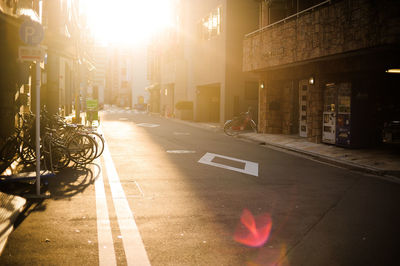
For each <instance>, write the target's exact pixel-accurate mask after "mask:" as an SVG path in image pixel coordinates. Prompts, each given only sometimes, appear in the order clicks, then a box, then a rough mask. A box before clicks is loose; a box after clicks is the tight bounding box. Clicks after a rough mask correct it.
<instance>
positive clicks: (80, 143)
mask: <svg viewBox="0 0 400 266" xmlns="http://www.w3.org/2000/svg"><path fill="white" fill-rule="evenodd" d="M96 149H97V144H96V142H95V141H94V140H93V139H92V138H91V137H89V136H88V135H86V134H75V135H74V136H73V137H72V138H71V139H70V140H69V141H68V143H67V150H68V153H69V157H70V159H71V160H72V161H73V162H75V163H77V164H87V163H90V162H91V161H93V160H94V155H96V153H97V150H96Z"/></svg>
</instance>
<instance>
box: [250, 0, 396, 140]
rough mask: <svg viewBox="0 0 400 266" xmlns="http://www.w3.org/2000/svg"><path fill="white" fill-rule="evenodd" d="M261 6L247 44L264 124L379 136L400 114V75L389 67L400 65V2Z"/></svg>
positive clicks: (329, 136)
mask: <svg viewBox="0 0 400 266" xmlns="http://www.w3.org/2000/svg"><path fill="white" fill-rule="evenodd" d="M260 10H261V12H260V16H259V18H260V22H261V25H262V27H261V28H260V29H259V30H257V31H255V32H251V33H248V34H247V35H246V37H245V39H244V49H243V51H244V56H243V62H244V64H243V70H244V71H245V72H252V73H257V74H258V76H259V95H260V101H259V110H260V111H259V112H260V116H259V131H260V132H264V133H274V134H298V135H299V136H301V137H305V138H307V139H308V140H310V141H313V142H317V143H319V142H324V143H329V144H335V145H340V146H345V147H363V146H371V145H374V144H376V143H378V142H379V139H380V132H381V129H382V127H383V124H384V123H385V121H389V120H391V119H394V117H393V116H396V114H397V116H398V115H399V114H400V108H399V106H400V104H399V101H398V99H399V96H400V94H399V90H398V89H396V88H398V87H399V85H400V83H399V81H400V79H399V78H400V77H399V76H398V75H394V74H392V73H389V72H391V71H389V70H390V69H393V68H399V67H400V66H399V62H400V61H399V59H400V50H399V48H398V47H400V45H399V44H400V26H399V25H400V3H399V2H398V1H391V0H383V1H371V0H351V1H350V0H342V1H310V0H304V1H301V0H299V1H297V3H294V2H293V1H262V2H261V3H260ZM397 119H399V118H397Z"/></svg>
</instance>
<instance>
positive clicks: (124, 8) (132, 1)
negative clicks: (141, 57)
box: [81, 0, 173, 44]
mask: <svg viewBox="0 0 400 266" xmlns="http://www.w3.org/2000/svg"><path fill="white" fill-rule="evenodd" d="M81 10H82V11H83V12H84V13H85V15H86V17H87V24H88V26H89V28H90V30H91V32H92V33H93V34H94V37H95V38H96V40H97V41H99V42H103V43H112V44H137V43H143V42H146V41H147V40H148V39H149V38H150V37H151V36H152V35H153V34H154V33H156V32H158V31H161V30H163V29H164V28H166V27H171V26H172V25H173V15H172V13H173V10H172V4H171V1H170V0H113V1H109V0H81Z"/></svg>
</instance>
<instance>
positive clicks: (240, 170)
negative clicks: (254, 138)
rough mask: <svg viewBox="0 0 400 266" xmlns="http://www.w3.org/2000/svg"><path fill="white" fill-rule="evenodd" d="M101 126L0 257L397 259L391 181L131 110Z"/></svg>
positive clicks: (189, 261)
mask: <svg viewBox="0 0 400 266" xmlns="http://www.w3.org/2000/svg"><path fill="white" fill-rule="evenodd" d="M100 130H102V132H103V133H104V135H105V138H106V140H107V147H106V149H105V152H104V155H103V156H102V157H101V158H100V159H99V160H98V161H97V162H96V164H94V165H92V166H91V170H90V171H89V172H90V174H88V173H86V174H83V172H78V173H77V172H76V171H75V172H73V173H74V175H76V178H75V179H74V181H76V182H77V184H75V183H74V182H72V181H68V182H67V181H66V180H68V178H70V176H71V172H70V173H69V172H67V173H63V175H64V176H65V175H66V176H67V177H65V179H60V180H57V182H54V181H52V180H50V184H49V190H50V192H51V193H52V198H51V199H48V200H45V201H44V202H41V203H40V204H37V205H32V206H33V207H32V208H31V209H30V210H29V213H28V214H26V218H25V219H24V220H22V221H21V222H20V224H19V226H18V227H17V228H16V230H15V232H14V233H13V234H12V236H11V237H10V239H9V243H8V245H7V247H6V249H5V251H4V252H3V255H2V257H0V264H3V263H4V264H21V265H23V264H26V265H28V264H30V265H32V264H41V265H46V264H48V265H61V264H65V265H77V264H82V260H83V262H84V264H87V265H96V264H98V263H99V262H100V264H102V265H113V264H114V265H115V264H118V265H126V264H128V265H149V264H151V265H400V264H399V262H400V260H399V258H400V255H399V254H398V252H397V240H398V238H399V237H400V233H399V226H398V225H399V224H400V218H399V215H398V213H399V210H400V208H399V205H398V203H399V202H400V193H399V192H400V187H399V185H398V184H396V183H391V182H388V181H385V180H381V179H379V178H377V177H375V176H370V175H367V174H362V173H357V172H351V171H349V170H346V169H342V168H338V167H335V166H331V165H327V164H323V163H319V162H316V161H313V160H310V159H309V158H305V157H301V156H298V155H295V154H291V153H287V152H282V151H278V150H273V149H270V148H267V147H264V146H261V145H258V144H257V143H252V142H246V141H243V140H239V139H237V138H232V137H228V136H225V135H224V134H223V133H222V132H213V131H209V130H205V129H201V128H198V127H193V126H190V125H188V124H187V123H182V122H179V121H176V120H173V119H165V118H161V117H156V116H150V115H147V114H140V113H135V112H132V111H126V110H116V109H113V110H108V111H104V112H103V114H102V126H101V129H100ZM68 173H69V174H68ZM82 176H84V177H82ZM88 176H89V177H88ZM66 184H68V186H66ZM72 192H73V193H72ZM77 207H78V208H77ZM46 215H47V216H46ZM49 216H51V217H50V218H46V217H49ZM83 258H84V259H83Z"/></svg>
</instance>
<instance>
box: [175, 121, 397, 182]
mask: <svg viewBox="0 0 400 266" xmlns="http://www.w3.org/2000/svg"><path fill="white" fill-rule="evenodd" d="M174 120H175V121H177V122H181V123H185V124H188V125H192V126H196V127H200V128H204V129H208V130H211V131H214V132H221V133H222V132H223V129H222V126H221V124H219V123H199V122H192V121H183V120H179V119H174ZM236 138H240V139H245V140H249V141H252V142H256V143H258V144H260V145H266V146H270V147H275V148H280V149H285V150H289V151H292V152H296V153H300V154H302V155H306V156H310V157H312V158H313V159H316V160H319V161H323V162H327V163H331V164H335V165H338V166H341V167H345V168H349V169H352V170H357V171H362V172H367V173H371V174H376V175H380V176H386V177H392V178H393V180H394V181H396V182H400V149H399V148H398V147H397V150H396V149H395V148H393V147H392V148H389V147H377V148H369V149H349V148H342V147H338V146H335V145H329V144H325V143H319V144H317V143H313V142H309V141H307V139H305V138H302V137H300V136H298V135H283V134H260V133H245V134H240V135H238V136H236Z"/></svg>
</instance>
